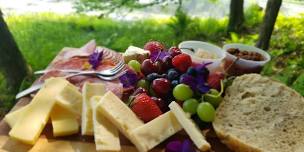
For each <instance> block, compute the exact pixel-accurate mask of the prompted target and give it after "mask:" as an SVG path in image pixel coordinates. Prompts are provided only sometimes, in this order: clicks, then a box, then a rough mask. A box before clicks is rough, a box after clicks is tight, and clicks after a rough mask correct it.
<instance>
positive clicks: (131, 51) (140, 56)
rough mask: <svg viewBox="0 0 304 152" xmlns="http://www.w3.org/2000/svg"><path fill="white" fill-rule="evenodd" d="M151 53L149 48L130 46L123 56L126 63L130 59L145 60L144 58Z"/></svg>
mask: <svg viewBox="0 0 304 152" xmlns="http://www.w3.org/2000/svg"><path fill="white" fill-rule="evenodd" d="M149 55H150V52H149V51H147V50H143V49H141V48H138V47H135V46H129V47H128V49H127V50H126V51H125V53H124V54H123V58H124V61H125V63H128V62H129V61H130V60H138V61H143V60H144V59H146V58H148V57H149Z"/></svg>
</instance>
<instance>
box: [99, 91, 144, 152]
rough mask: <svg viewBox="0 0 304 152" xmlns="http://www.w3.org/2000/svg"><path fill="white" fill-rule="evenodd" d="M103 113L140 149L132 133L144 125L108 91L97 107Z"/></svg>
mask: <svg viewBox="0 0 304 152" xmlns="http://www.w3.org/2000/svg"><path fill="white" fill-rule="evenodd" d="M97 110H98V111H99V112H101V113H102V114H103V115H104V116H105V117H106V118H107V119H108V120H109V121H111V123H112V124H113V125H114V126H116V127H117V128H118V129H119V131H120V132H122V133H123V134H124V135H125V136H126V137H127V138H128V139H129V140H130V141H131V142H132V143H133V144H134V145H135V146H136V147H137V148H138V149H140V145H139V144H140V143H138V142H136V141H135V140H134V138H133V137H132V136H131V131H132V130H133V129H135V128H137V127H140V126H143V125H144V123H143V122H142V121H141V120H140V119H139V118H137V116H136V115H135V114H134V113H133V111H132V110H131V109H130V108H129V107H128V106H127V105H126V104H125V103H124V102H123V101H121V100H120V99H119V98H118V97H117V96H116V95H115V94H114V93H112V92H111V91H108V92H107V93H106V94H105V95H104V96H103V97H102V98H101V99H100V102H99V103H98V105H97Z"/></svg>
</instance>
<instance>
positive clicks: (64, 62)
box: [36, 40, 123, 97]
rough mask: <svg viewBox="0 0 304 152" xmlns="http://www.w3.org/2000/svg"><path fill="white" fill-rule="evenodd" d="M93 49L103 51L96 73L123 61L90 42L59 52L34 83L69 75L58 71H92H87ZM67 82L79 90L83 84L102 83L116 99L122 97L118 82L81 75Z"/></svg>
mask: <svg viewBox="0 0 304 152" xmlns="http://www.w3.org/2000/svg"><path fill="white" fill-rule="evenodd" d="M95 49H102V50H103V51H104V54H103V57H102V62H101V63H100V64H99V66H98V67H97V69H96V71H101V70H106V69H109V68H112V67H113V66H115V65H116V64H117V63H118V62H119V61H120V60H122V59H123V58H122V55H121V54H120V53H117V52H115V51H113V50H110V49H108V48H105V47H96V43H95V41H94V40H92V41H90V42H88V43H87V44H86V45H84V46H83V47H81V48H78V49H77V48H76V49H75V48H68V49H64V50H63V51H62V52H60V53H59V55H58V56H57V57H56V58H55V59H54V61H53V62H52V63H51V64H50V65H49V66H48V67H47V69H48V70H49V72H47V73H45V74H44V75H42V76H41V77H40V78H39V79H38V81H37V82H36V83H41V82H43V81H44V80H46V79H48V78H50V77H64V76H66V75H69V73H64V72H61V71H60V70H67V69H69V70H83V71H84V70H90V71H91V70H93V69H91V68H89V69H88V64H89V63H88V59H89V58H88V57H89V55H90V54H91V53H93V52H94V50H95ZM68 81H70V82H71V83H72V84H74V85H75V86H77V87H79V89H80V90H81V88H82V86H83V84H84V83H85V82H91V83H98V82H102V83H105V84H106V89H107V90H108V91H112V92H113V93H115V94H116V95H117V96H118V97H122V94H123V87H122V84H121V83H120V82H119V80H113V81H104V80H101V79H99V78H98V77H94V76H84V75H81V76H75V77H72V78H69V79H68Z"/></svg>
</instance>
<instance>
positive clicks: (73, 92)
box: [4, 84, 82, 128]
mask: <svg viewBox="0 0 304 152" xmlns="http://www.w3.org/2000/svg"><path fill="white" fill-rule="evenodd" d="M56 103H57V104H59V105H61V106H63V107H65V108H66V109H67V110H70V111H71V112H74V113H78V114H79V115H81V107H82V95H81V93H80V92H79V91H78V89H77V87H75V86H74V85H72V84H67V85H66V86H65V87H64V88H63V89H62V90H61V91H60V93H59V94H58V95H57V96H56ZM29 107H30V106H29V105H26V106H24V107H22V108H20V109H17V110H15V111H12V112H10V113H8V114H7V115H6V116H5V117H4V120H5V122H7V123H8V124H9V126H10V127H11V128H12V127H13V126H14V124H15V123H16V122H17V120H18V119H19V118H20V117H21V116H22V115H23V113H24V112H25V111H26V110H27V109H28V108H29Z"/></svg>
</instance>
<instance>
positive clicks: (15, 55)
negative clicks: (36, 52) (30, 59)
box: [0, 10, 28, 93]
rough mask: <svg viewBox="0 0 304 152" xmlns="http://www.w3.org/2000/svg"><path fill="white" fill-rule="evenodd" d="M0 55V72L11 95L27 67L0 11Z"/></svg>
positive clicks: (17, 86)
mask: <svg viewBox="0 0 304 152" xmlns="http://www.w3.org/2000/svg"><path fill="white" fill-rule="evenodd" d="M0 54H1V55H0V70H1V72H2V73H3V75H4V77H5V79H6V82H7V85H8V86H7V88H8V90H9V91H11V92H12V93H16V92H17V91H18V89H19V87H20V84H21V82H22V81H23V79H24V77H25V76H27V74H28V67H27V64H26V62H25V60H24V58H23V56H22V54H21V53H20V51H19V48H18V46H17V44H16V42H15V40H14V38H13V36H12V34H11V33H10V31H9V29H8V27H7V25H6V23H5V21H4V19H3V16H2V12H1V10H0Z"/></svg>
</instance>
